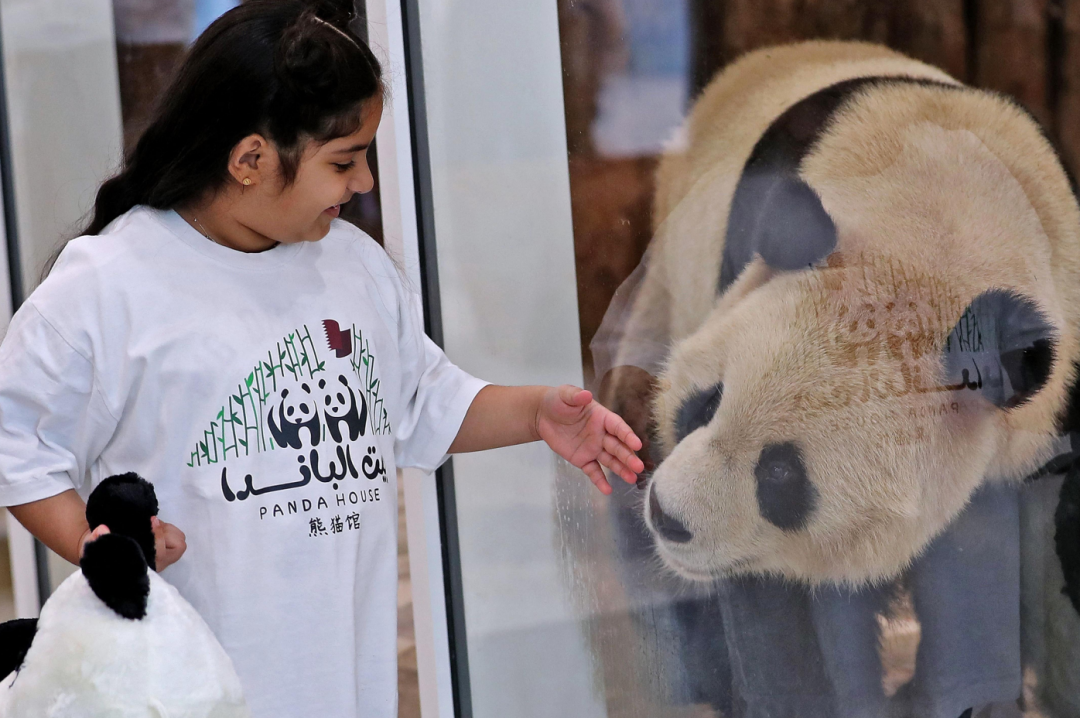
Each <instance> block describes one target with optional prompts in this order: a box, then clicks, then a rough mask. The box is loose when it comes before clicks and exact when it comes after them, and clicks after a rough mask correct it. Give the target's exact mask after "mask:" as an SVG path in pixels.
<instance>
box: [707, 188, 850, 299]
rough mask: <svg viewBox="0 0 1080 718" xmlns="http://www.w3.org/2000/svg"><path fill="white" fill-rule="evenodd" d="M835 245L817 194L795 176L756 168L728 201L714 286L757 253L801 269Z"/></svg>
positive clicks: (781, 266)
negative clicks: (718, 267)
mask: <svg viewBox="0 0 1080 718" xmlns="http://www.w3.org/2000/svg"><path fill="white" fill-rule="evenodd" d="M835 248H836V225H835V224H833V221H832V218H831V217H830V216H829V213H828V212H826V211H825V207H824V206H823V205H822V204H821V198H820V197H818V195H817V193H816V192H815V191H814V190H813V189H812V188H811V187H810V185H808V184H807V183H806V182H804V181H803V180H802V179H800V178H799V177H798V176H797V175H796V176H791V175H788V174H785V173H777V172H761V173H758V174H756V175H749V174H748V175H746V176H744V177H743V179H742V180H740V182H739V186H738V187H737V188H736V190H735V196H734V197H733V198H732V202H731V214H730V216H729V218H728V230H727V236H726V237H725V240H724V257H723V260H722V263H721V267H720V285H719V290H720V291H721V292H723V291H724V290H726V289H727V288H728V286H729V285H730V284H731V283H733V282H734V281H735V279H736V278H737V277H738V276H739V274H740V273H741V272H742V270H743V269H744V268H745V267H746V265H747V264H749V262H750V261H751V260H752V259H753V258H754V255H759V256H760V257H761V258H762V259H763V260H764V261H765V264H767V265H768V266H770V267H772V268H773V269H778V270H782V271H794V270H797V269H805V268H807V267H810V266H813V265H814V264H817V263H818V262H820V261H821V260H823V259H825V257H827V256H828V255H829V254H831V253H832V251H833V250H834V249H835Z"/></svg>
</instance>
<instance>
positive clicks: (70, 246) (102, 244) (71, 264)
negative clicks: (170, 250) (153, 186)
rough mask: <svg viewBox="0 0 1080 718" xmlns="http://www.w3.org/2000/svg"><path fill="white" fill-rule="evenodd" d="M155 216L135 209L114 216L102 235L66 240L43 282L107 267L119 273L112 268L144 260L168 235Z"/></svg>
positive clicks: (142, 208)
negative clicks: (157, 242) (157, 241)
mask: <svg viewBox="0 0 1080 718" xmlns="http://www.w3.org/2000/svg"><path fill="white" fill-rule="evenodd" d="M157 214H160V212H158V211H157V210H153V209H150V208H148V207H142V206H139V207H135V208H134V209H132V210H130V211H128V212H127V213H125V214H122V215H120V216H119V217H117V218H116V219H115V220H114V221H113V222H112V223H111V224H110V225H109V226H108V227H106V228H105V229H104V230H102V232H101V234H96V235H83V236H79V237H75V238H74V239H72V240H69V241H68V243H67V244H66V245H65V246H64V248H63V250H62V251H61V252H60V254H59V256H58V257H57V259H56V262H55V263H54V265H53V267H52V270H51V271H50V272H49V275H48V277H47V278H46V282H45V283H48V281H49V280H50V279H51V278H52V277H54V276H55V277H63V278H64V279H65V280H66V281H70V280H71V279H74V278H76V277H79V276H80V275H85V274H88V273H97V272H101V271H105V270H108V269H109V268H115V271H118V272H122V271H124V267H122V266H120V267H117V266H115V265H118V264H119V265H124V264H128V265H130V264H138V263H140V262H141V261H145V260H146V259H147V257H146V256H145V255H146V253H147V251H149V250H152V249H153V247H154V246H155V244H154V242H155V240H156V239H159V238H160V236H161V235H165V234H167V233H168V230H167V229H166V228H165V227H164V226H163V225H162V224H161V222H160V221H158V220H157V217H156V215H157ZM43 286H44V284H43Z"/></svg>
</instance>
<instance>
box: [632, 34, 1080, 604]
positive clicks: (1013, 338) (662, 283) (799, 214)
mask: <svg viewBox="0 0 1080 718" xmlns="http://www.w3.org/2000/svg"><path fill="white" fill-rule="evenodd" d="M684 143H685V144H684V147H683V148H682V150H681V151H679V152H675V153H672V154H670V155H669V156H667V157H665V159H664V160H663V162H662V163H661V165H660V167H659V170H658V174H657V178H658V179H657V184H658V187H657V198H656V203H655V204H656V214H657V231H656V236H655V238H654V241H653V245H652V247H651V249H650V258H649V264H648V267H647V272H646V274H645V276H644V279H643V281H642V284H641V286H640V288H639V291H638V293H637V297H636V299H635V301H634V306H633V307H632V309H631V315H630V320H629V324H630V328H629V330H628V339H627V344H628V345H632V344H633V335H634V333H635V331H636V332H638V333H639V334H640V332H641V329H640V327H641V326H646V327H648V331H649V332H650V333H651V334H652V335H653V338H655V334H656V333H657V332H658V331H660V330H658V329H657V327H662V328H663V330H662V331H664V332H666V333H667V337H666V341H667V344H668V346H670V352H669V353H668V355H667V356H666V357H665V358H664V361H663V362H662V368H661V370H660V372H659V374H660V375H659V379H658V382H657V387H658V388H657V390H656V394H655V399H654V404H653V417H654V421H655V427H656V428H655V434H656V436H655V442H654V452H655V454H656V459H657V464H658V466H657V468H656V470H655V472H654V473H653V475H652V478H651V481H650V482H649V486H648V489H647V498H646V501H645V518H646V521H647V524H648V527H649V530H650V531H651V533H652V535H653V537H654V539H655V546H656V551H657V554H658V555H659V556H660V558H661V559H662V561H663V563H664V565H665V566H666V567H668V568H669V569H670V570H672V571H673V572H675V573H677V574H678V575H680V576H683V577H686V578H690V579H696V580H715V579H717V578H723V577H730V576H738V575H746V574H770V575H775V576H779V577H783V578H786V579H789V580H795V581H800V582H805V583H808V584H833V585H847V586H858V585H865V584H873V583H876V582H882V581H884V580H887V579H890V578H892V577H895V576H897V575H898V574H899V573H900V572H901V571H903V569H904V568H905V567H907V566H908V565H909V564H910V563H911V561H912V559H913V558H914V557H916V556H918V555H919V554H920V552H921V551H923V550H924V549H925V547H926V546H927V544H928V543H929V542H930V541H931V539H933V538H934V537H935V536H937V535H938V534H940V533H941V532H942V530H943V529H944V528H945V527H946V526H947V525H949V523H950V521H952V520H953V518H954V517H956V516H957V514H958V513H959V512H960V511H961V510H962V509H963V508H964V507H965V506H966V504H967V503H968V501H969V499H970V498H971V496H972V495H973V493H974V492H975V491H976V489H978V488H979V487H980V486H982V485H984V484H986V483H988V482H990V483H992V482H1010V481H1016V480H1019V479H1021V478H1022V477H1025V476H1027V475H1029V474H1031V473H1032V472H1033V471H1034V470H1036V469H1037V468H1038V467H1039V466H1040V465H1041V464H1043V463H1044V462H1045V461H1047V460H1048V459H1050V458H1052V457H1053V456H1054V454H1055V453H1058V452H1059V451H1060V442H1059V439H1058V437H1059V435H1060V432H1061V422H1062V418H1063V416H1064V414H1065V412H1066V408H1067V403H1068V398H1069V390H1070V387H1071V386H1072V384H1073V382H1074V379H1075V373H1076V369H1075V362H1076V360H1077V359H1078V355H1080V344H1078V339H1077V327H1080V211H1078V208H1077V203H1076V199H1075V196H1074V194H1073V193H1072V191H1071V188H1070V181H1069V178H1068V177H1067V175H1066V173H1065V171H1064V170H1063V169H1062V166H1061V163H1060V162H1059V160H1058V157H1057V156H1056V154H1055V152H1054V150H1053V148H1052V147H1051V145H1050V143H1049V142H1048V141H1047V139H1046V138H1045V137H1044V135H1043V134H1042V133H1041V131H1040V129H1039V127H1038V126H1037V124H1036V123H1035V122H1034V121H1033V120H1032V119H1031V118H1030V117H1029V116H1028V115H1027V114H1026V113H1025V112H1024V111H1023V110H1021V109H1020V108H1019V107H1018V106H1017V105H1015V104H1014V103H1013V102H1011V101H1009V100H1007V99H1006V98H1004V97H1002V96H998V95H995V94H991V93H988V92H984V91H979V90H975V89H971V88H968V87H965V86H963V85H961V84H960V83H958V82H957V81H955V80H954V79H952V78H951V77H949V76H948V75H946V74H944V73H943V72H941V71H940V70H937V69H935V68H933V67H930V66H928V65H925V64H923V63H921V62H917V61H915V60H912V59H909V58H907V57H904V56H902V55H900V54H898V53H895V52H893V51H891V50H889V49H886V48H883V47H879V46H874V45H868V44H862V43H839V42H810V43H804V44H801V45H794V46H787V47H779V48H771V49H766V50H760V51H757V52H754V53H751V54H749V55H747V56H746V57H744V58H742V59H741V60H738V61H737V62H735V63H733V64H732V65H731V66H730V67H729V68H727V69H726V70H724V71H723V72H722V73H721V74H720V75H719V76H718V77H717V78H716V79H715V80H713V81H712V83H711V84H710V85H709V86H708V87H707V88H706V89H705V90H704V92H703V93H702V95H701V96H700V98H699V99H698V100H697V102H696V103H695V105H694V108H693V110H692V112H691V114H690V117H689V119H688V121H687V123H686V128H685V138H684ZM631 349H632V346H631ZM628 350H629V349H628Z"/></svg>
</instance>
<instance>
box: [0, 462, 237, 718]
mask: <svg viewBox="0 0 1080 718" xmlns="http://www.w3.org/2000/svg"><path fill="white" fill-rule="evenodd" d="M156 514H157V499H156V497H155V495H154V489H153V486H152V485H151V484H150V483H148V482H147V481H145V480H143V479H141V478H139V477H138V476H136V475H134V474H124V475H119V476H113V477H109V478H107V479H105V480H104V481H102V482H101V484H99V485H98V486H97V487H95V489H94V491H93V492H92V493H91V495H90V497H89V499H88V501H87V521H88V522H89V524H90V526H91V528H97V527H98V526H100V525H102V524H104V525H105V526H106V527H108V529H109V533H106V534H105V535H103V536H100V537H99V538H97V539H95V540H93V541H91V542H89V543H87V544H86V547H85V552H84V554H83V557H82V561H81V570H80V571H76V572H75V573H73V574H72V575H71V576H69V577H68V578H67V579H65V580H64V582H63V583H61V584H60V586H59V587H58V588H57V589H56V591H55V592H53V594H52V595H51V596H50V597H49V600H48V601H46V603H45V605H44V606H43V607H42V609H41V615H40V617H39V618H38V619H22V620H17V621H12V622H8V623H6V624H0V673H3V674H4V676H3V677H0V716H2V717H3V718H44V717H46V716H47V717H49V718H107V717H111V716H117V717H119V716H123V717H124V718H166V717H167V718H249V716H250V714H249V712H248V709H247V705H246V703H245V700H244V697H243V692H242V689H241V686H240V679H239V677H238V676H237V675H236V671H235V669H234V668H233V665H232V662H231V661H230V659H229V657H228V656H227V655H226V653H225V651H224V649H222V647H221V645H220V644H219V643H218V641H217V639H216V638H215V637H214V635H213V633H211V631H210V628H209V626H207V625H206V622H205V621H203V619H202V617H200V616H199V614H198V613H197V612H196V611H195V609H194V608H192V607H191V604H189V603H188V602H187V601H185V600H184V599H183V598H182V597H181V596H180V594H179V593H178V592H177V590H176V589H175V588H173V587H172V586H171V585H170V584H169V583H167V582H166V581H165V580H164V579H162V578H161V577H160V576H158V574H157V572H156V571H154V570H152V569H151V568H149V567H150V566H153V565H154V561H155V549H154V536H153V532H152V529H151V523H150V519H151V517H152V516H154V515H156Z"/></svg>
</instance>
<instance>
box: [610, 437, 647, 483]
mask: <svg viewBox="0 0 1080 718" xmlns="http://www.w3.org/2000/svg"><path fill="white" fill-rule="evenodd" d="M603 446H604V451H606V452H607V453H608V454H610V455H611V456H613V457H615V458H616V459H618V460H619V461H620V462H621V463H622V464H623V465H624V466H625V467H626V468H627V469H629V470H630V471H631V472H633V473H634V474H635V476H634V478H633V479H627V480H628V481H630V480H632V481H637V476H636V474H640V473H641V472H642V471H644V470H645V462H644V461H642V460H641V459H639V458H638V457H636V456H634V452H633V451H631V450H630V447H629V446H627V445H626V444H624V443H623V442H621V441H619V440H618V439H616V438H615V437H614V436H612V435H611V434H608V435H607V436H605V437H604V444H603ZM619 475H620V476H622V474H619ZM623 478H624V479H625V478H626V477H625V476H623Z"/></svg>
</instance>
